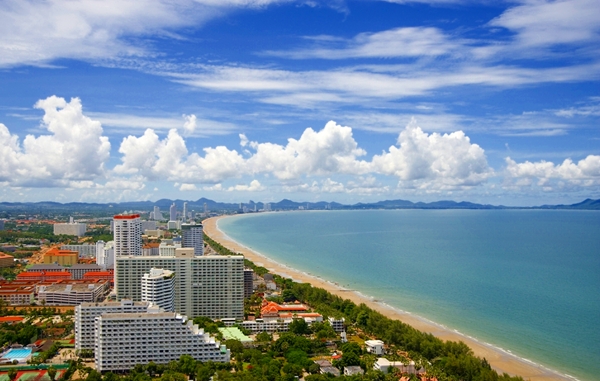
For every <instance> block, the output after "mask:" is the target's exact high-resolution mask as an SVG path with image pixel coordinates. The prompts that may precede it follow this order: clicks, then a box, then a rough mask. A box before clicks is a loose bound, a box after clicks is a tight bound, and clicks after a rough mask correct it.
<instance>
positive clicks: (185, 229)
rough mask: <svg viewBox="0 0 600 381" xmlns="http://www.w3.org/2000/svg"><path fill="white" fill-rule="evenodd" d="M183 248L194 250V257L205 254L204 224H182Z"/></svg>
mask: <svg viewBox="0 0 600 381" xmlns="http://www.w3.org/2000/svg"><path fill="white" fill-rule="evenodd" d="M181 235H182V240H181V243H182V245H181V246H182V247H191V248H194V255H196V256H201V255H203V254H204V234H203V231H202V224H181Z"/></svg>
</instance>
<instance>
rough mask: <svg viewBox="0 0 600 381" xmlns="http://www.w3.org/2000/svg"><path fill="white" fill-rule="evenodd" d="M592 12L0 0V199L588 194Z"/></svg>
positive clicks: (442, 3)
mask: <svg viewBox="0 0 600 381" xmlns="http://www.w3.org/2000/svg"><path fill="white" fill-rule="evenodd" d="M598 14H600V2H598V1H597V0H563V1H542V0H531V1H507V2H502V1H498V2H492V1H468V0H456V1H454V0H437V1H436V0H432V1H427V0H420V1H400V0H398V1H393V0H389V1H375V0H371V1H369V0H362V1H327V2H325V1H309V0H307V1H291V0H288V1H285V0H195V1H194V0H179V1H164V0H136V1H124V0H119V1H116V0H107V1H103V2H98V1H91V0H84V1H59V0H54V1H46V2H38V1H25V0H9V1H3V2H1V3H0V19H1V20H3V22H2V24H1V25H0V36H2V37H0V84H1V86H0V184H2V187H1V190H0V199H1V200H3V201H41V200H52V201H59V202H70V201H85V202H114V201H131V200H157V199H160V198H172V199H175V198H179V199H189V200H192V199H198V198H200V197H208V198H211V199H214V200H217V201H230V202H240V201H247V200H254V201H265V202H268V201H279V200H281V199H282V198H290V199H293V200H296V201H318V200H325V201H338V202H343V203H354V202H367V201H376V200H383V199H398V198H402V199H408V200H412V201H433V200H445V199H452V200H457V201H460V200H468V201H473V202H482V203H492V204H504V205H540V204H545V203H549V204H553V203H572V202H578V201H581V200H583V199H585V198H588V197H590V198H600V130H599V127H600V126H599V123H598V122H599V120H600V86H599V84H600V81H599V80H600V18H599V17H598V16H597V15H598Z"/></svg>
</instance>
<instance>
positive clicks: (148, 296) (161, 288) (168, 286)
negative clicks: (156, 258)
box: [142, 268, 175, 312]
mask: <svg viewBox="0 0 600 381" xmlns="http://www.w3.org/2000/svg"><path fill="white" fill-rule="evenodd" d="M142 302H150V303H153V304H156V305H157V306H159V307H160V308H162V309H163V310H165V311H167V312H174V311H175V273H174V272H173V271H169V270H164V269H155V268H151V269H150V272H148V273H146V274H144V276H143V277H142Z"/></svg>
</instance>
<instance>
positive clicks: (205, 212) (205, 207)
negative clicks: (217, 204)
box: [204, 203, 208, 214]
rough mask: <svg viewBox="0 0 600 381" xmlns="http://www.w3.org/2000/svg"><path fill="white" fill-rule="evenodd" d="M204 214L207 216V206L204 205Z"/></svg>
mask: <svg viewBox="0 0 600 381" xmlns="http://www.w3.org/2000/svg"><path fill="white" fill-rule="evenodd" d="M204 214H208V205H207V204H206V203H204Z"/></svg>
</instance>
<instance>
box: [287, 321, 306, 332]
mask: <svg viewBox="0 0 600 381" xmlns="http://www.w3.org/2000/svg"><path fill="white" fill-rule="evenodd" d="M289 330H290V332H292V333H294V334H296V335H308V334H309V333H310V327H309V326H308V323H307V322H306V321H305V320H304V319H294V320H293V321H292V322H291V323H290V327H289Z"/></svg>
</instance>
